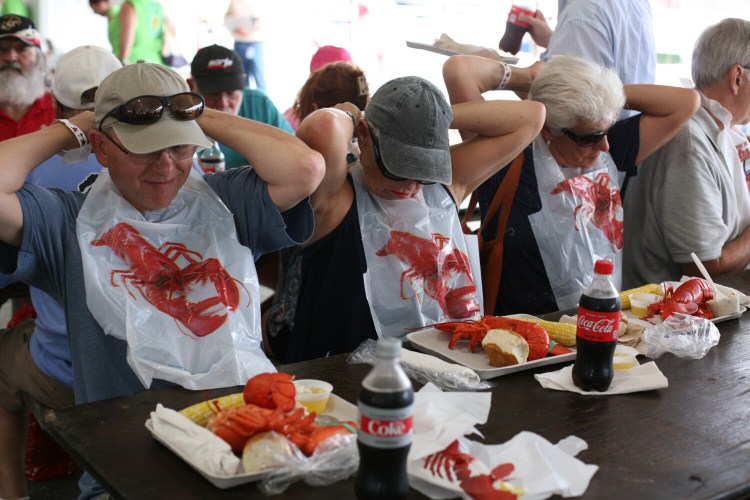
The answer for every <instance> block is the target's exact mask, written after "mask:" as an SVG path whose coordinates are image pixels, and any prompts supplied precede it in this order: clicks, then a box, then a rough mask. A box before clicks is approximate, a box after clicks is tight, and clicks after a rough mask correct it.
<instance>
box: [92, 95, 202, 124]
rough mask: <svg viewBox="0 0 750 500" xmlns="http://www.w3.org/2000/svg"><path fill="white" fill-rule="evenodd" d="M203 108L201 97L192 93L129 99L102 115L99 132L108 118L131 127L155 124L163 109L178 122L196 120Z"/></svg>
mask: <svg viewBox="0 0 750 500" xmlns="http://www.w3.org/2000/svg"><path fill="white" fill-rule="evenodd" d="M204 107H205V102H204V101H203V97H201V96H199V95H198V94H194V93H192V92H182V93H180V94H175V95H172V96H157V95H142V96H139V97H134V98H133V99H130V100H129V101H128V102H126V103H125V104H121V105H120V106H117V107H116V108H114V109H113V110H111V111H110V112H108V113H107V114H106V115H104V118H102V121H101V122H100V124H99V130H101V129H102V125H104V121H105V120H106V119H107V118H109V117H112V118H114V119H115V120H117V121H119V122H122V123H129V124H132V125H150V124H152V123H156V122H158V121H159V120H160V119H161V117H162V115H163V114H164V108H169V111H171V113H172V116H174V117H175V118H176V119H178V120H181V121H189V120H196V119H198V117H199V116H200V115H201V114H202V113H203V109H204Z"/></svg>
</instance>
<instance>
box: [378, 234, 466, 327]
mask: <svg viewBox="0 0 750 500" xmlns="http://www.w3.org/2000/svg"><path fill="white" fill-rule="evenodd" d="M448 243H450V238H449V237H447V236H443V235H442V234H439V233H433V234H432V239H427V238H420V237H419V236H416V235H413V234H411V233H407V232H405V231H391V237H390V239H389V240H388V242H387V243H386V244H385V245H384V246H383V248H381V249H380V250H378V251H377V252H376V253H375V255H377V256H379V257H384V256H386V255H393V256H394V257H396V258H397V259H398V260H400V261H401V262H403V263H404V264H406V265H408V266H409V267H408V269H406V270H405V271H404V272H403V273H401V282H400V288H401V298H402V299H403V300H406V295H405V294H404V281H406V280H408V281H409V283H410V284H411V286H412V288H414V289H415V290H416V287H415V285H421V287H422V289H423V290H424V292H425V293H426V294H427V295H429V296H430V297H432V298H433V299H435V300H436V301H437V303H438V304H439V305H440V309H442V311H443V313H444V314H446V315H448V316H449V317H451V318H468V317H470V316H472V315H474V314H476V313H477V312H479V304H478V303H477V301H476V298H475V297H474V295H476V291H477V289H476V287H475V286H474V279H473V278H472V276H471V267H470V265H469V259H468V257H467V256H466V254H465V253H463V252H461V250H459V249H457V248H448V249H446V248H445V247H446V244H448ZM454 273H459V274H464V275H466V277H467V278H468V280H469V282H470V283H471V284H470V285H467V286H463V287H460V288H455V289H452V288H449V280H450V278H451V276H452V275H453V274H454Z"/></svg>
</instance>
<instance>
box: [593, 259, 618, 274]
mask: <svg viewBox="0 0 750 500" xmlns="http://www.w3.org/2000/svg"><path fill="white" fill-rule="evenodd" d="M594 272H595V273H597V274H612V273H614V272H615V263H614V262H612V261H611V260H597V261H596V264H594Z"/></svg>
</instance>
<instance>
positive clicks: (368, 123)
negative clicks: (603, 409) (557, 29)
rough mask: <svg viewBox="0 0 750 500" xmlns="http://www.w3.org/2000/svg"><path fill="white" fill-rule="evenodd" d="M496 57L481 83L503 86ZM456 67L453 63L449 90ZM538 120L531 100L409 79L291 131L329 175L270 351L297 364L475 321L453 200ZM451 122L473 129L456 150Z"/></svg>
mask: <svg viewBox="0 0 750 500" xmlns="http://www.w3.org/2000/svg"><path fill="white" fill-rule="evenodd" d="M488 61H489V60H488ZM493 64H495V66H496V67H497V68H498V72H497V75H496V76H497V80H496V81H494V82H492V83H491V84H489V85H487V86H486V87H484V90H490V89H494V88H496V87H497V86H498V85H499V84H500V83H501V82H502V79H503V76H504V74H503V72H502V69H501V67H500V66H498V65H497V63H493ZM454 70H455V67H454V65H453V63H452V62H450V59H449V60H448V62H446V64H445V66H444V68H443V74H444V77H445V82H446V85H447V86H448V88H449V91H450V89H451V88H452V87H453V85H454V84H455V81H456V78H458V75H457V74H456V73H455V71H454ZM474 76H475V75H474V74H471V73H463V74H462V75H461V77H462V78H466V79H469V80H472V81H474V80H473V77H474ZM508 76H510V75H508ZM485 83H488V82H485ZM475 84H476V85H479V82H475ZM543 121H544V107H543V106H542V105H540V104H539V103H535V102H530V101H506V100H488V101H476V102H470V103H462V104H456V105H453V106H451V105H449V104H448V102H447V101H446V99H445V97H444V96H443V94H442V92H441V91H440V90H439V89H437V87H435V85H433V84H432V83H430V82H428V81H427V80H425V79H423V78H419V77H416V76H409V77H402V78H396V79H394V80H391V81H389V82H387V83H384V84H383V85H382V86H381V87H380V88H379V89H378V90H377V91H376V92H375V93H374V94H373V96H372V98H371V99H370V101H369V103H368V104H367V107H366V108H365V111H364V113H362V112H361V111H360V109H359V108H358V107H357V106H355V105H353V104H351V103H342V104H338V105H337V106H336V107H334V108H323V109H319V110H317V111H314V112H313V113H312V114H310V115H308V116H307V118H305V119H304V121H303V122H302V123H301V125H300V127H299V129H298V130H297V136H298V137H299V138H301V139H302V140H303V141H305V143H306V144H308V145H309V146H310V147H312V148H313V149H315V150H317V151H320V152H321V154H322V155H323V157H324V158H325V160H326V175H325V178H324V180H323V182H322V183H321V185H320V187H319V188H318V189H317V190H316V191H315V193H314V194H313V196H312V197H311V203H312V205H313V209H314V211H315V232H314V233H313V237H312V239H311V240H310V242H308V243H307V244H305V246H304V247H303V248H302V250H301V255H302V259H303V260H302V274H301V276H302V279H301V283H300V292H299V298H298V302H297V308H296V314H295V321H294V328H293V330H292V331H291V332H289V333H288V339H289V340H288V344H287V345H286V348H285V351H283V352H275V351H274V352H273V354H274V355H275V356H277V357H278V358H279V359H281V360H282V361H283V362H293V361H301V360H305V359H311V358H315V357H320V356H326V355H330V354H336V353H342V352H349V351H352V350H354V349H355V348H356V347H357V346H358V345H359V344H360V343H361V342H362V341H364V340H366V339H368V338H370V339H375V338H377V337H379V336H403V335H405V334H406V333H407V332H408V329H409V328H420V327H423V326H425V325H426V324H432V323H437V322H440V321H446V320H447V319H448V318H463V319H466V318H470V317H478V315H479V303H478V296H477V290H476V287H475V286H474V280H473V277H472V272H471V270H470V269H469V264H468V258H467V254H466V252H467V249H466V245H465V243H464V237H463V233H462V232H461V228H460V221H459V219H458V210H457V205H458V204H460V203H461V202H462V201H463V200H464V199H465V198H466V197H468V196H469V195H470V194H471V192H472V191H473V190H474V189H475V188H476V187H477V186H479V184H480V183H481V182H483V181H484V180H485V179H487V178H488V177H489V176H490V175H492V174H493V173H494V172H495V171H496V170H497V169H499V168H500V167H501V166H502V165H504V164H505V163H507V161H509V160H510V159H511V158H513V157H514V156H515V155H516V154H518V152H519V151H521V150H522V149H523V147H525V145H526V144H528V143H529V141H531V140H532V139H533V138H534V137H535V136H536V134H537V133H538V132H539V129H540V128H541V126H542V123H543ZM451 128H457V129H467V130H472V131H473V132H475V133H476V134H477V136H476V137H475V138H474V139H472V140H470V141H464V142H461V143H460V144H455V145H453V146H451V145H450V141H449V130H450V129H451ZM353 137H355V138H356V140H357V142H358V145H359V149H360V150H361V154H360V157H359V162H358V163H357V164H356V165H354V166H352V165H351V164H350V163H349V160H348V158H347V156H348V155H347V152H348V151H349V149H350V145H351V142H352V138H353ZM412 249H413V252H412V251H411V250H412ZM445 256H450V257H445ZM365 273H367V275H366V276H364V277H363V275H364V274H365ZM366 289H368V290H369V294H366V292H365V290H366ZM368 297H369V302H368ZM332 321H333V322H334V323H335V325H333V324H332ZM271 348H272V349H273V348H274V346H271Z"/></svg>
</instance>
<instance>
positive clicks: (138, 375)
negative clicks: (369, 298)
mask: <svg viewBox="0 0 750 500" xmlns="http://www.w3.org/2000/svg"><path fill="white" fill-rule="evenodd" d="M206 135H210V136H211V137H213V138H215V139H216V140H219V141H221V142H222V143H224V144H227V145H228V146H229V147H231V148H232V149H234V150H236V151H237V152H239V153H240V154H242V155H243V156H244V157H246V158H248V159H249V160H251V161H252V163H253V168H252V169H251V168H239V169H233V170H231V171H226V172H219V173H215V174H208V175H205V176H203V177H201V176H200V175H199V174H198V173H197V172H196V171H195V170H193V168H192V160H193V155H194V153H195V152H196V150H197V149H198V148H200V147H207V146H209V145H210V142H209V141H208V139H207V138H206ZM89 141H90V142H91V144H92V147H93V151H94V153H95V154H96V157H97V160H98V161H99V163H100V164H101V165H102V166H103V167H104V168H105V169H104V171H103V172H102V173H101V174H100V175H99V177H98V178H97V180H96V182H95V183H94V184H93V186H92V187H91V190H90V191H89V192H88V193H87V194H85V195H84V194H80V193H72V192H62V191H59V190H49V189H44V188H39V187H36V186H32V185H29V184H24V183H23V180H24V179H25V178H26V176H27V175H28V173H29V172H30V171H31V170H32V169H33V168H34V167H35V166H36V165H37V164H39V163H41V162H42V161H43V160H44V159H45V158H47V157H49V156H51V155H52V154H54V153H55V152H57V151H59V150H61V149H72V148H75V147H78V146H81V145H84V144H85V143H86V142H89ZM0 172H3V176H1V177H0V247H2V251H0V272H2V273H6V274H13V276H14V277H15V278H17V279H20V280H23V281H25V282H28V283H29V284H30V285H33V286H37V287H39V288H40V289H43V290H45V291H47V292H49V293H52V294H54V295H56V296H57V297H59V298H60V299H61V303H63V304H64V307H65V315H66V317H67V319H68V324H69V327H70V334H69V339H70V352H71V360H72V366H73V383H74V387H75V397H76V403H84V402H91V401H98V400H101V399H105V398H111V397H116V396H122V395H127V394H133V393H137V392H141V391H144V390H147V389H150V388H154V389H157V388H162V387H166V386H169V385H173V384H179V385H182V386H183V387H186V388H188V389H205V388H210V387H227V386H233V385H239V384H242V383H244V382H245V381H246V380H247V379H248V378H250V377H251V376H252V375H254V374H256V373H259V372H262V371H272V370H273V369H274V368H273V365H272V363H271V362H270V361H269V360H268V359H267V358H266V357H265V355H264V354H263V351H262V347H261V345H260V343H261V332H260V301H259V295H260V294H259V290H258V280H257V274H256V273H255V266H254V259H255V258H256V257H257V256H260V255H262V254H263V253H266V252H271V251H274V250H277V249H279V248H283V247H285V246H291V245H294V244H299V243H301V242H304V241H305V240H307V239H308V238H309V237H310V235H311V234H312V230H313V213H312V209H311V207H310V204H309V200H308V197H309V195H310V194H311V193H312V192H313V191H314V190H315V189H316V187H317V186H318V184H319V183H320V181H321V179H322V177H323V174H324V165H323V160H322V157H321V156H320V155H319V154H318V153H316V152H315V151H313V150H311V149H310V148H309V147H307V146H306V145H305V144H304V143H303V142H302V141H300V140H299V139H297V138H296V137H294V136H292V135H290V134H288V133H286V132H283V131H281V130H278V129H276V128H273V127H270V126H268V125H265V124H261V123H257V122H254V121H251V120H246V119H243V118H240V117H238V116H235V115H232V114H229V113H223V112H220V111H215V110H211V109H206V108H205V106H204V103H203V99H202V98H201V97H200V96H198V95H196V94H192V93H191V92H189V87H188V85H187V83H186V82H185V80H184V79H183V78H182V77H181V76H180V75H178V74H177V73H176V72H174V71H173V70H172V69H170V68H167V67H165V66H161V65H156V64H150V63H145V62H138V63H135V64H130V65H127V66H124V67H123V68H121V69H118V70H117V71H115V72H114V73H112V74H110V75H109V76H108V77H107V78H105V79H104V80H103V81H102V83H101V84H100V86H99V89H98V90H97V92H96V100H95V112H94V113H91V112H84V113H81V114H79V115H77V116H75V117H73V118H72V119H70V120H69V121H68V122H67V123H59V124H58V123H55V124H53V125H52V126H50V127H47V128H46V129H43V130H40V131H39V132H35V133H33V134H29V135H27V136H24V137H21V138H17V139H12V140H10V141H6V142H3V143H0ZM21 256H22V257H23V258H21ZM196 291H198V292H200V293H199V294H198V295H199V296H195V295H194V293H196ZM79 484H80V486H81V489H82V492H81V493H82V497H83V498H89V497H94V496H96V495H97V494H99V493H102V492H103V491H102V488H101V487H100V486H99V485H97V484H96V483H95V481H94V480H93V479H92V478H91V477H90V476H88V474H86V475H85V476H84V477H83V478H82V480H81V482H80V483H79Z"/></svg>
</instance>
